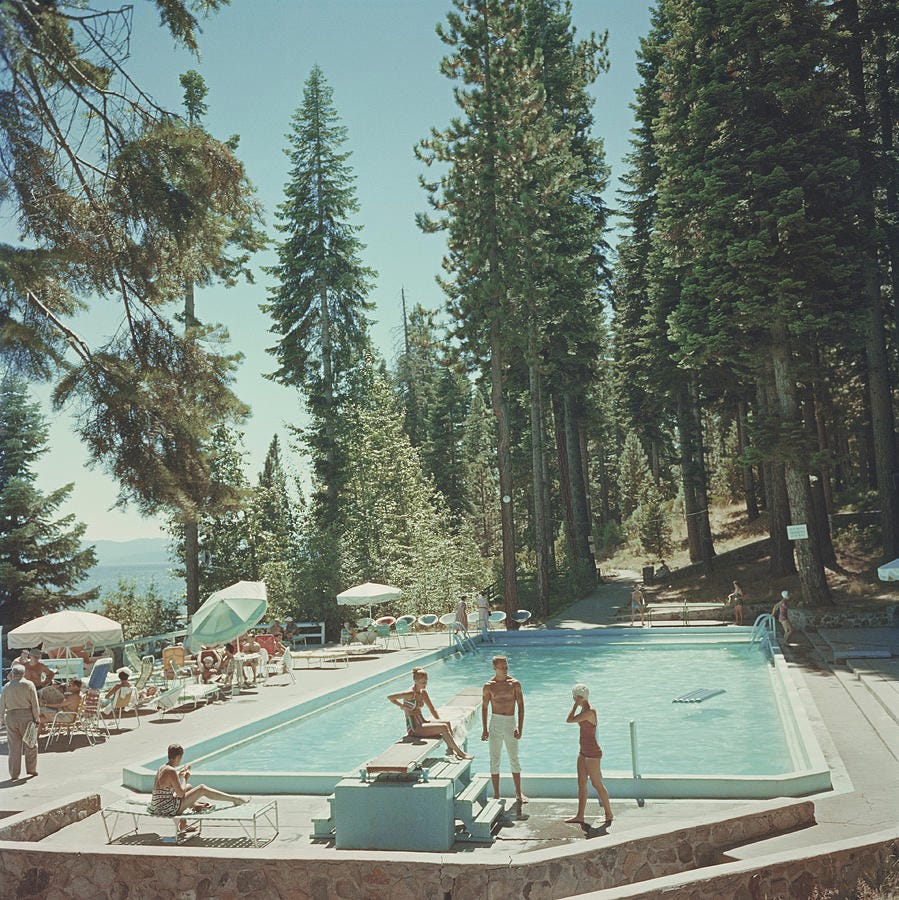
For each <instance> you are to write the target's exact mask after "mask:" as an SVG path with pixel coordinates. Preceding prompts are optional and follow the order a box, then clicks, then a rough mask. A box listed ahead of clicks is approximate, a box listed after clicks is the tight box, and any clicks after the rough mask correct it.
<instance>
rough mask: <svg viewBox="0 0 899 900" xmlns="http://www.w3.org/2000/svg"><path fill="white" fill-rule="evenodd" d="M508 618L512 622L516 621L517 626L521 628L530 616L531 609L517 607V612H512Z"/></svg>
mask: <svg viewBox="0 0 899 900" xmlns="http://www.w3.org/2000/svg"><path fill="white" fill-rule="evenodd" d="M509 618H510V619H511V620H512V621H513V622H517V623H518V627H519V628H523V627H524V626H525V625H527V623H528V621H529V620H530V618H531V611H530V610H529V609H519V610H518V612H513V613H512V615H511V616H509Z"/></svg>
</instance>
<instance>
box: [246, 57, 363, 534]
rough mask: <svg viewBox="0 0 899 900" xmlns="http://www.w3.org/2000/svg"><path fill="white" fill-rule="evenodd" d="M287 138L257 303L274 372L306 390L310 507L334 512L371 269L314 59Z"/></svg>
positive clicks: (340, 139) (336, 124)
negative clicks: (262, 299) (286, 171)
mask: <svg viewBox="0 0 899 900" xmlns="http://www.w3.org/2000/svg"><path fill="white" fill-rule="evenodd" d="M292 126H293V127H292V130H291V132H290V134H289V135H288V141H289V144H290V149H289V150H287V151H286V152H287V154H288V156H289V157H290V162H291V169H290V181H289V182H288V183H287V185H286V186H285V194H286V199H285V200H284V202H283V203H281V204H280V206H279V207H278V213H279V221H280V224H279V225H278V230H279V231H281V233H282V234H284V235H285V236H286V237H285V240H284V241H283V242H282V243H280V244H279V245H278V248H277V252H278V263H277V265H275V266H272V267H271V268H269V269H268V272H269V274H271V275H273V276H275V277H276V278H277V280H278V285H277V286H276V287H275V288H274V289H273V290H272V291H271V293H270V295H269V297H270V299H269V301H268V302H267V303H264V304H262V307H261V308H262V310H263V311H264V312H266V313H268V314H269V315H271V317H272V319H273V326H272V331H273V332H274V333H275V334H278V335H281V338H280V340H279V341H278V343H277V344H276V345H275V346H274V347H273V348H271V350H270V352H271V353H272V354H273V355H274V356H275V358H276V359H277V362H278V368H277V370H276V371H275V372H274V374H273V375H272V376H271V377H272V378H274V379H275V380H277V381H279V382H281V383H283V384H290V385H294V386H295V387H297V388H299V389H300V390H301V391H302V392H303V397H304V399H305V402H306V406H307V408H308V410H309V413H310V415H311V418H312V425H311V426H310V428H309V429H308V431H307V432H306V433H305V440H306V443H307V444H308V446H309V448H310V450H311V453H312V467H313V472H314V475H315V480H316V486H317V490H318V491H319V494H318V496H317V497H315V498H314V500H315V514H316V515H320V516H322V517H324V518H325V519H333V517H334V515H335V514H336V508H337V507H336V502H337V497H338V494H339V485H340V481H341V478H342V477H343V462H342V459H343V457H342V452H343V451H342V449H341V448H340V446H339V444H338V440H337V433H336V424H335V423H336V420H337V418H338V417H339V412H340V409H341V407H342V404H343V403H344V402H345V400H346V394H347V383H348V382H347V377H348V373H349V371H350V370H351V369H352V368H353V366H354V365H356V364H357V362H358V360H359V358H360V356H361V354H362V353H363V351H364V350H365V348H366V347H367V346H368V322H367V320H366V318H365V313H366V311H367V310H369V309H371V302H370V301H369V300H368V299H367V297H368V292H369V290H370V288H371V280H372V279H373V277H374V275H375V273H374V271H373V270H372V269H370V268H367V267H366V266H364V265H363V264H362V262H361V258H360V257H361V253H362V251H363V249H364V245H363V244H362V243H361V242H360V241H359V238H358V237H357V233H358V230H359V229H358V227H357V226H355V225H354V224H353V223H352V216H353V215H354V214H355V213H356V212H357V211H358V204H357V202H356V192H355V187H354V183H353V182H354V176H353V174H352V170H351V169H350V166H349V162H348V161H349V156H350V154H349V153H348V152H344V151H342V150H341V148H342V146H343V144H344V143H345V142H346V128H345V127H344V126H343V125H341V124H340V121H339V118H338V115H337V110H336V109H335V107H334V105H333V91H332V89H331V87H330V86H329V85H328V84H327V82H326V81H325V77H324V74H323V73H322V70H321V69H320V68H319V67H318V66H313V68H312V71H311V72H310V74H309V78H308V79H307V81H306V85H305V87H304V90H303V103H302V105H301V106H300V107H299V109H297V111H296V112H295V113H294V116H293V119H292Z"/></svg>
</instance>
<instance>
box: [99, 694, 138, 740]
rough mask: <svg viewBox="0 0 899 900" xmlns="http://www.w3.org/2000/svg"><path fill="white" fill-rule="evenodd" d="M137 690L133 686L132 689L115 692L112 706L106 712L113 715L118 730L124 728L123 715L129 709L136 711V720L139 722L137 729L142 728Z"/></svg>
mask: <svg viewBox="0 0 899 900" xmlns="http://www.w3.org/2000/svg"><path fill="white" fill-rule="evenodd" d="M137 696H138V695H137V688H136V687H135V686H134V685H133V684H132V685H131V686H130V687H126V688H121V689H119V690H117V691H116V692H115V695H114V696H113V698H112V701H113V703H112V706H111V707H108V708H107V709H106V710H105V711H106V712H107V713H108V714H110V715H112V719H113V721H114V722H115V727H116V730H118V731H120V730H121V728H122V713H123V712H127V711H128V710H129V709H130V710H134V720H135V721H136V722H137V726H136V727H137V728H140V715H138V712H137Z"/></svg>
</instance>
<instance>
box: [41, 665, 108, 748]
mask: <svg viewBox="0 0 899 900" xmlns="http://www.w3.org/2000/svg"><path fill="white" fill-rule="evenodd" d="M111 662H112V661H111V660H110V664H111ZM95 668H96V664H95ZM54 718H55V717H54ZM73 728H74V730H75V731H80V732H81V733H82V734H83V735H84V736H85V737H86V738H87V740H88V743H89V744H93V743H94V738H96V737H100V736H101V734H105V736H106V737H109V725H108V723H107V722H106V719H104V718H103V716H102V714H101V713H100V694H99V692H98V691H95V690H91V689H88V690H87V691H85V693H84V699H83V700H82V702H81V706H80V707H79V709H78V714H77V715H76V717H75V723H74V725H73Z"/></svg>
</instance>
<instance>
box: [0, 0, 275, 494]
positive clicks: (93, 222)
mask: <svg viewBox="0 0 899 900" xmlns="http://www.w3.org/2000/svg"><path fill="white" fill-rule="evenodd" d="M219 5H220V2H219V0H215V2H213V3H212V4H209V6H210V8H216V7H218V6H219ZM157 6H158V7H159V9H160V10H161V11H162V12H163V15H162V21H163V23H164V25H165V27H166V29H167V30H168V31H169V32H171V35H172V37H173V38H174V39H175V40H176V42H177V43H178V44H180V45H182V46H183V47H186V48H187V49H189V50H196V49H197V41H196V33H197V19H196V17H195V16H194V14H193V12H192V7H193V6H194V4H192V3H189V2H187V0H159V2H158V3H157ZM131 39H132V35H131V16H130V14H129V12H128V10H127V9H124V8H123V9H115V10H104V11H95V10H87V9H83V8H82V7H81V6H80V5H78V4H75V5H63V4H58V3H35V2H31V0H29V2H15V3H7V4H3V5H2V6H0V55H2V65H0V79H2V84H0V87H2V94H3V98H4V101H3V104H2V108H0V154H2V156H3V159H4V176H5V178H6V179H8V184H7V185H6V188H8V189H6V190H4V192H3V195H2V198H0V202H2V203H3V205H4V213H5V215H6V216H7V217H9V218H14V219H16V220H17V222H18V223H19V225H20V230H21V235H22V236H21V240H20V241H19V242H18V243H17V244H15V245H3V246H2V247H0V283H2V286H3V289H2V290H0V319H2V320H3V321H4V323H5V324H4V328H3V334H2V337H0V349H2V351H3V353H4V356H5V357H6V358H7V359H10V360H12V361H13V362H14V363H15V364H16V365H17V366H18V367H19V370H20V371H27V372H28V373H29V374H33V375H35V376H36V377H40V378H50V377H54V376H55V374H56V373H57V372H58V371H59V370H60V363H61V361H62V352H63V347H64V346H65V347H66V348H67V350H68V351H69V353H70V359H69V363H70V364H71V363H72V361H73V360H74V362H75V366H76V368H75V369H74V371H72V372H71V374H69V375H68V376H67V377H66V378H65V379H64V380H63V381H62V383H61V384H60V386H59V388H58V390H57V392H56V395H55V397H56V400H57V401H58V402H62V401H63V400H65V399H76V400H77V401H78V404H79V405H80V416H81V420H82V422H83V427H82V428H81V429H80V431H81V434H82V437H83V438H84V440H85V441H86V443H87V444H88V449H89V452H90V454H91V457H92V458H93V459H94V460H95V461H97V462H100V463H102V464H103V465H104V466H106V467H107V468H108V469H109V470H110V471H111V472H112V474H113V475H114V476H115V477H116V478H118V479H119V480H120V481H122V483H123V498H122V499H123V500H124V499H127V497H129V496H131V495H139V494H141V492H142V491H144V490H150V488H152V487H153V486H154V485H155V484H156V482H155V480H154V479H155V478H156V476H157V475H158V476H159V478H160V479H161V482H160V484H159V490H158V491H157V492H156V495H155V497H154V500H153V503H152V504H151V505H157V506H158V505H159V504H162V505H168V504H169V503H170V502H171V501H172V499H173V498H172V493H171V491H170V490H169V485H168V484H167V483H166V482H169V481H172V480H175V481H178V480H179V478H180V473H181V472H182V471H184V470H185V469H191V468H192V467H193V466H194V464H196V463H198V460H197V459H196V457H192V458H190V459H187V460H184V461H182V460H180V459H179V458H178V457H179V455H180V454H179V452H173V451H172V448H171V447H170V446H166V445H165V442H164V441H161V440H160V439H159V436H160V435H170V434H172V433H176V434H182V433H185V432H186V431H189V430H190V427H191V422H192V420H194V419H195V418H196V417H197V416H198V415H199V414H200V413H201V412H202V409H203V407H204V406H205V403H204V402H203V401H206V400H209V399H210V398H212V397H215V396H217V395H218V394H219V393H220V392H221V391H223V390H226V389H227V378H228V374H229V371H228V368H227V366H226V365H222V366H219V365H218V363H217V361H210V360H208V359H207V358H206V355H205V354H204V353H200V352H197V351H196V350H195V349H194V348H190V347H185V346H183V345H184V343H185V342H184V340H183V338H182V337H181V335H179V334H178V333H177V330H176V327H175V325H174V323H173V321H172V319H171V318H170V317H169V316H168V315H167V313H168V312H169V310H170V309H171V308H172V306H173V305H174V304H176V303H178V302H179V301H180V300H181V298H182V296H183V291H184V285H185V284H187V283H189V282H193V283H196V284H206V283H209V282H211V281H213V280H221V281H223V282H225V283H231V282H233V281H234V280H235V279H236V278H237V277H239V276H240V275H243V274H246V261H247V258H248V253H250V252H252V250H253V249H256V248H258V246H259V244H260V240H261V239H260V236H259V234H258V232H256V231H255V229H254V227H253V225H254V223H255V222H256V220H257V217H258V209H257V207H256V205H255V203H254V201H253V198H252V190H251V188H250V186H249V184H248V182H247V179H246V176H245V173H244V170H243V167H242V165H241V164H240V162H239V160H238V159H237V157H236V156H235V153H234V149H233V147H232V146H231V145H230V144H228V143H223V142H220V141H217V140H215V139H214V138H213V137H211V136H210V135H209V134H207V133H206V132H205V131H203V130H202V129H199V128H191V127H189V126H188V125H187V124H186V123H184V122H183V121H182V120H181V119H180V118H179V117H178V116H177V115H175V114H174V113H173V112H171V111H168V110H165V109H163V108H161V107H160V106H158V105H157V104H156V103H155V102H154V101H152V100H151V99H150V97H149V96H148V95H147V94H146V93H145V92H144V91H143V90H142V89H141V88H140V86H139V85H138V84H136V83H135V81H134V80H133V78H132V77H131V76H130V75H129V73H128V72H127V70H126V68H125V66H126V62H127V50H126V48H127V47H128V46H129V43H130V41H131ZM236 232H240V237H239V239H238V240H237V241H236V242H235V235H236ZM229 245H230V248H229ZM82 297H84V298H91V299H90V300H89V301H87V300H85V301H82V300H80V299H79V298H82ZM94 298H97V299H94ZM99 299H102V300H103V302H109V301H110V300H112V301H114V302H116V303H118V304H119V308H120V311H121V318H122V321H123V323H124V326H123V328H122V329H121V330H120V332H119V333H118V334H117V335H116V337H114V338H113V339H111V340H107V339H105V338H103V339H100V340H99V341H98V342H96V344H92V343H90V342H88V341H85V340H84V339H83V338H82V337H80V336H79V335H78V334H77V333H76V332H75V330H74V322H73V318H74V316H75V315H76V314H77V313H78V311H79V310H81V309H83V308H85V307H89V306H90V304H92V303H94V302H98V300H99ZM69 368H70V366H67V367H66V370H68V369H69ZM173 382H174V383H182V384H196V385H197V386H198V390H199V391H200V393H201V394H205V396H203V397H201V402H200V404H199V406H198V405H195V404H189V403H184V402H182V401H183V399H184V398H183V396H182V397H173V396H172V394H173V393H177V392H174V391H172V390H171V385H172V383H173ZM120 432H121V433H123V434H127V435H128V436H127V437H124V438H123V439H122V440H118V439H117V436H118V435H119V433H120ZM107 435H108V437H106V436H107ZM132 435H134V437H133V439H132V437H131V436H132ZM192 477H193V473H191V475H190V476H188V480H190V479H191V478H192ZM177 490H178V491H181V492H182V493H183V492H185V491H186V490H188V485H185V484H184V483H183V482H182V483H180V484H179V485H178V486H177Z"/></svg>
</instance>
